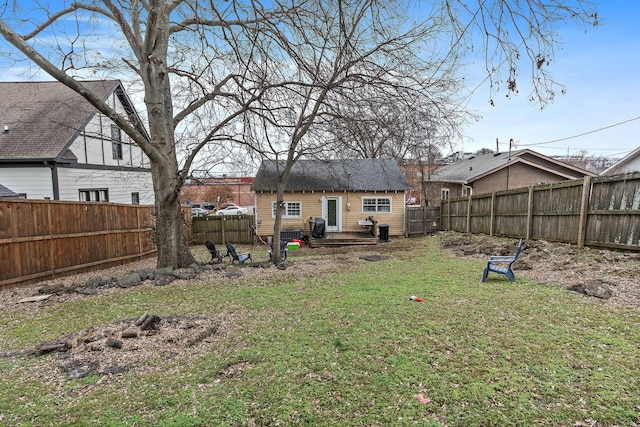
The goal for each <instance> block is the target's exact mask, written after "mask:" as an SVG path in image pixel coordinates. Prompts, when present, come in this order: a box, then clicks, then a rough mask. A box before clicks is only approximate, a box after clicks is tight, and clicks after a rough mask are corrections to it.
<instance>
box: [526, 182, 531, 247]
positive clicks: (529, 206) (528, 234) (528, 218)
mask: <svg viewBox="0 0 640 427" xmlns="http://www.w3.org/2000/svg"><path fill="white" fill-rule="evenodd" d="M532 227H533V185H530V186H529V200H528V201H527V233H526V236H525V239H527V240H528V239H530V238H531V229H532Z"/></svg>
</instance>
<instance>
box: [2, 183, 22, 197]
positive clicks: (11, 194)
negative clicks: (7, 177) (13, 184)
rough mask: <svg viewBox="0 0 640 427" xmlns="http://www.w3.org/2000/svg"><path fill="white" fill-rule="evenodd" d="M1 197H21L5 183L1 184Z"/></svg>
mask: <svg viewBox="0 0 640 427" xmlns="http://www.w3.org/2000/svg"><path fill="white" fill-rule="evenodd" d="M0 197H9V198H16V197H19V196H18V194H17V193H14V192H13V191H11V190H10V189H8V188H7V187H5V186H4V185H2V184H0Z"/></svg>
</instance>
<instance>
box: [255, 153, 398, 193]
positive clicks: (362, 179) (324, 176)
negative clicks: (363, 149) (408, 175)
mask: <svg viewBox="0 0 640 427" xmlns="http://www.w3.org/2000/svg"><path fill="white" fill-rule="evenodd" d="M283 169H284V162H281V163H280V167H279V168H278V169H276V163H275V161H269V160H267V161H264V162H262V165H261V166H260V169H258V173H257V174H256V178H255V181H254V183H253V186H252V187H251V189H252V190H254V191H274V190H275V189H276V188H277V183H278V176H279V174H282V171H283ZM409 188H410V187H409V185H408V184H407V181H406V179H405V178H404V176H403V175H402V172H401V171H400V168H399V167H398V164H397V163H396V161H395V160H394V159H347V160H298V161H297V162H296V163H295V164H294V165H293V168H292V169H291V176H290V178H289V183H288V184H287V188H286V189H285V191H323V190H325V191H347V190H349V191H396V190H398V191H405V190H408V189H409Z"/></svg>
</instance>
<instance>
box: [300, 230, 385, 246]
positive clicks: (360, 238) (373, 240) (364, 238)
mask: <svg viewBox="0 0 640 427" xmlns="http://www.w3.org/2000/svg"><path fill="white" fill-rule="evenodd" d="M377 244H378V238H377V237H373V236H371V234H364V233H362V234H361V233H327V237H325V238H324V239H315V238H313V237H310V238H309V247H310V248H323V247H327V246H357V245H377Z"/></svg>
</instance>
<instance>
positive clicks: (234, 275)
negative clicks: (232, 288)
mask: <svg viewBox="0 0 640 427" xmlns="http://www.w3.org/2000/svg"><path fill="white" fill-rule="evenodd" d="M224 277H226V278H227V279H237V278H238V277H242V272H240V271H228V272H226V273H225V274H224Z"/></svg>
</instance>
